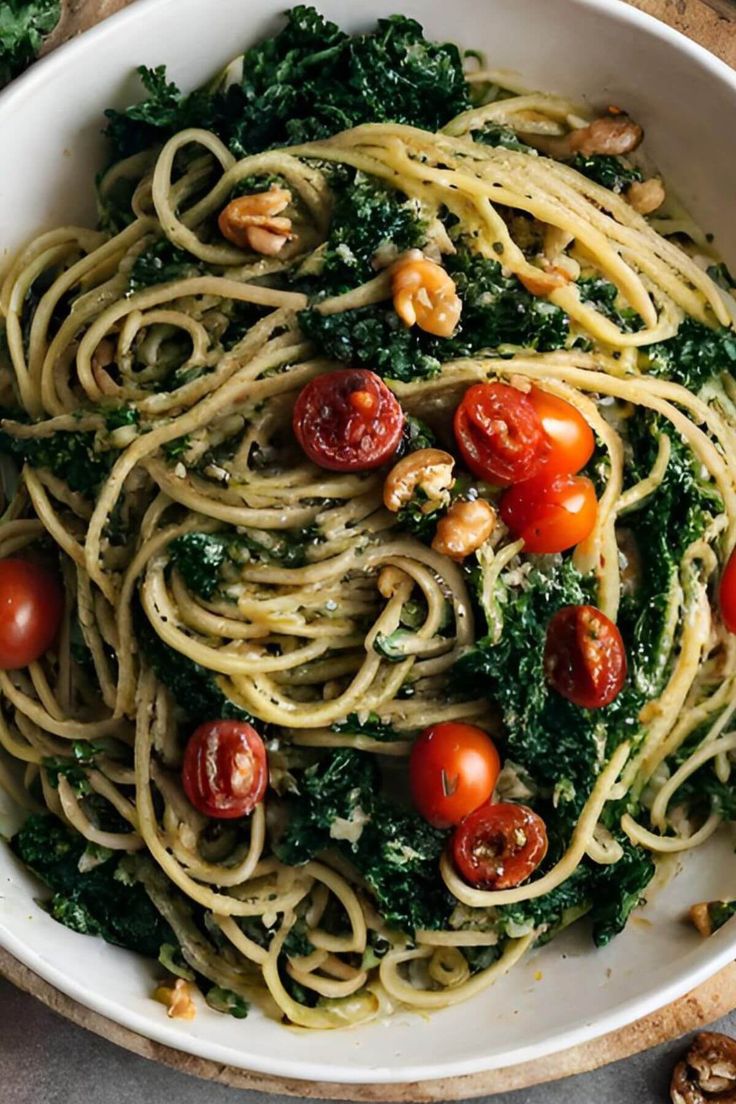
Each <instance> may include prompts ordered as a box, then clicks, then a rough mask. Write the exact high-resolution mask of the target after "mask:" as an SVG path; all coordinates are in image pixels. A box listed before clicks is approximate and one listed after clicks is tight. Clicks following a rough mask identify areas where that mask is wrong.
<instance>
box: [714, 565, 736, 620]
mask: <svg viewBox="0 0 736 1104" xmlns="http://www.w3.org/2000/svg"><path fill="white" fill-rule="evenodd" d="M718 604H719V605H720V607H721V617H722V618H723V624H724V625H725V626H726V628H727V629H728V631H729V632H732V633H736V549H734V551H733V552H732V553H731V555H730V556H729V558H728V562H727V563H726V566H725V567H724V569H723V574H722V575H721V582H720V586H719V587H718Z"/></svg>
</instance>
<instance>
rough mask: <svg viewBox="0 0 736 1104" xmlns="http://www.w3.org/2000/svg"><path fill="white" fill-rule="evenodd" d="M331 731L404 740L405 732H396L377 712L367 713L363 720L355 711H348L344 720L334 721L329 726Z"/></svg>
mask: <svg viewBox="0 0 736 1104" xmlns="http://www.w3.org/2000/svg"><path fill="white" fill-rule="evenodd" d="M331 727H332V731H333V732H339V733H342V734H345V735H348V736H367V737H369V739H371V740H385V741H388V742H391V741H392V740H404V739H406V734H405V733H401V732H398V731H397V730H396V729H395V728H394V726H393V725H391V724H387V723H386V722H385V721H382V720H381V719H380V717H379V716H378V714H377V713H369V714H368V716H367V717H366V718H365V720H363V719H361V718H359V717H358V714H357V713H349V714H348V715H347V717H346V718H345V720H344V721H335V723H334V724H333V725H332V726H331Z"/></svg>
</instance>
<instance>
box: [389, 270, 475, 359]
mask: <svg viewBox="0 0 736 1104" xmlns="http://www.w3.org/2000/svg"><path fill="white" fill-rule="evenodd" d="M391 287H392V291H393V297H394V308H395V310H396V313H397V314H398V316H399V318H400V319H401V320H402V322H404V323H405V324H406V325H407V326H419V329H420V330H425V331H426V333H431V334H434V335H435V336H436V337H450V336H451V335H452V333H453V332H454V330H455V327H456V326H457V323H458V320H459V318H460V312H461V311H462V302H461V300H460V297H459V296H458V294H457V291H456V288H455V281H454V280H453V279H452V277H451V276H450V275H448V273H447V272H445V270H444V268H443V267H442V266H441V265H438V264H437V263H436V262H435V261H430V260H429V259H428V258H427V257H425V256H423V255H422V254H421V253H420V252H419V251H418V250H411V252H410V253H408V254H406V255H405V256H404V257H403V258H401V259H400V260H398V261H397V262H396V264H395V265H394V267H393V270H392V273H391Z"/></svg>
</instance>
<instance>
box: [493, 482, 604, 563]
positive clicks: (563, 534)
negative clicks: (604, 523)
mask: <svg viewBox="0 0 736 1104" xmlns="http://www.w3.org/2000/svg"><path fill="white" fill-rule="evenodd" d="M597 513H598V502H597V499H596V497H595V488H594V487H593V484H592V483H591V481H590V480H589V479H588V478H586V476H584V475H568V474H562V473H559V472H555V473H552V474H549V475H548V474H547V473H542V474H541V475H538V476H536V478H534V479H527V480H526V482H524V483H517V484H516V485H515V486H513V487H511V488H510V489H509V490H508V491H506V493H505V494H504V496H503V498H502V499H501V517H502V518H503V520H504V521H505V523H506V524H507V525H508V527H509V529H510V530H511V532H512V533H513V534H514V536H517V537H521V538H522V540H523V541H524V545H525V551H526V552H564V551H565V549H566V548H572V547H574V545H576V544H580V541H582V540H585V538H586V537H588V536H590V534H591V532H592V531H593V527H594V525H595V520H596V516H597Z"/></svg>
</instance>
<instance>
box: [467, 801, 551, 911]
mask: <svg viewBox="0 0 736 1104" xmlns="http://www.w3.org/2000/svg"><path fill="white" fill-rule="evenodd" d="M451 848H452V858H453V862H454V863H455V868H456V869H457V872H458V873H459V874H460V876H461V877H462V878H464V879H465V881H466V882H468V883H469V884H470V885H472V886H475V887H476V888H477V889H511V888H512V887H513V886H518V885H521V883H522V882H525V881H526V880H527V878H528V877H530V875H532V874H533V873H534V871H535V870H536V869H537V867H538V866H539V864H540V863H541V861H542V859H543V858H544V856H545V855H546V854H547V829H546V828H545V825H544V821H543V820H542V818H541V817H540V816H538V815H537V814H536V813H535V812H534V811H533V810H532V809H529V808H528V807H527V806H526V805H512V804H505V803H503V802H499V803H498V804H495V805H482V806H481V807H480V809H476V810H475V812H474V813H471V814H470V816H467V817H466V818H465V820H464V821H463V822H462V824H460V826H459V827H458V828H456V829H455V834H454V835H453V837H452V841H451Z"/></svg>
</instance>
